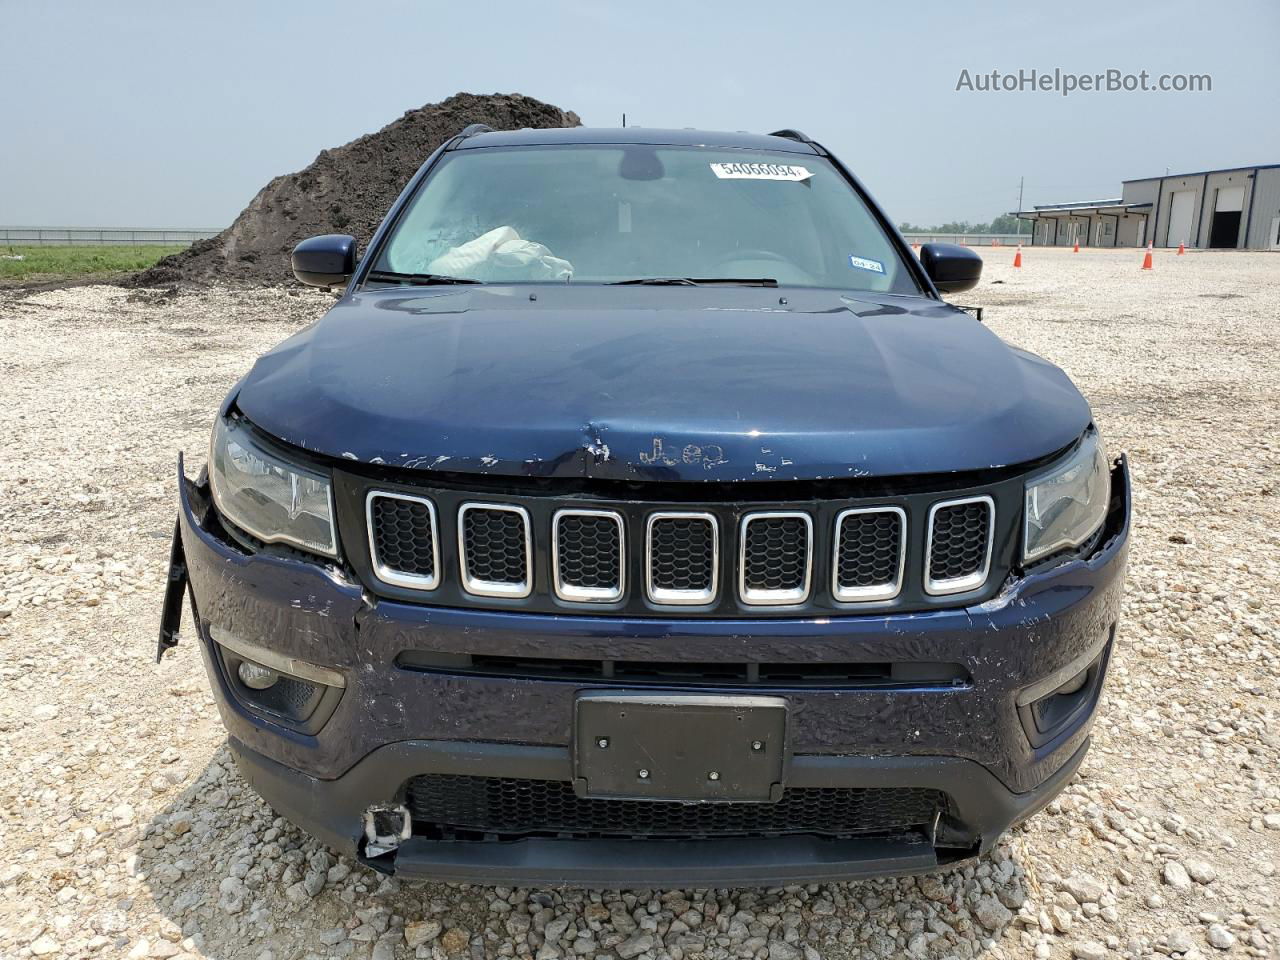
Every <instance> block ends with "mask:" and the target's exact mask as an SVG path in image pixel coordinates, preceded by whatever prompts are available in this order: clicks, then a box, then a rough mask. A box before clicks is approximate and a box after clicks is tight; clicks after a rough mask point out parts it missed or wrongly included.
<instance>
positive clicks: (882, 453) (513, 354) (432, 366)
mask: <svg viewBox="0 0 1280 960" xmlns="http://www.w3.org/2000/svg"><path fill="white" fill-rule="evenodd" d="M535 298H536V299H535ZM235 402H236V404H237V406H238V407H239V408H240V410H241V411H242V412H243V413H244V414H245V415H246V416H247V417H248V418H249V419H250V420H251V421H253V422H254V423H255V424H256V425H257V426H259V427H261V428H262V429H263V430H265V431H267V432H268V433H270V434H272V435H274V436H276V437H278V438H280V439H281V440H284V441H286V442H287V443H290V444H293V445H295V446H298V447H302V448H304V449H306V450H310V451H314V452H317V453H321V454H325V455H328V456H331V457H335V458H346V459H350V460H357V461H362V462H365V463H379V464H387V465H389V466H395V467H403V468H409V469H418V470H433V471H440V472H449V473H458V472H461V473H483V474H490V475H495V476H503V475H505V476H525V477H592V478H603V479H616V480H628V481H637V480H639V481H644V480H654V481H700V482H729V481H768V480H793V479H838V478H850V477H871V476H893V475H904V474H933V473H947V472H953V471H965V470H979V469H986V468H991V467H1002V466H1007V465H1011V464H1018V463H1025V462H1028V461H1031V460H1035V459H1038V458H1040V457H1043V456H1045V455H1047V454H1049V453H1052V452H1054V451H1056V450H1059V449H1061V448H1063V447H1065V446H1067V445H1068V444H1070V443H1071V442H1072V441H1073V440H1074V439H1075V438H1076V437H1077V436H1079V435H1080V433H1081V432H1082V431H1083V430H1084V429H1085V427H1086V426H1087V425H1088V423H1089V420H1090V413H1089V407H1088V405H1087V404H1086V403H1085V401H1084V399H1083V398H1082V397H1081V396H1080V394H1079V393H1078V392H1077V391H1076V389H1075V387H1074V386H1072V384H1071V382H1070V381H1069V380H1068V379H1067V377H1066V375H1065V374H1064V373H1063V372H1062V371H1061V370H1059V369H1058V368H1057V367H1055V366H1053V365H1052V364H1049V363H1047V362H1046V361H1044V360H1041V359H1040V358H1038V357H1036V356H1034V355H1032V354H1029V353H1026V352H1024V351H1020V350H1016V349H1013V348H1011V347H1009V346H1008V345H1007V344H1005V343H1004V342H1003V341H1002V340H1000V339H999V338H998V337H997V336H995V334H993V333H991V332H990V331H989V330H987V329H986V328H985V327H983V326H982V325H981V324H979V323H978V322H977V321H976V320H974V319H973V318H972V317H970V316H969V315H968V314H965V313H963V312H962V311H959V310H957V309H956V308H954V307H951V306H949V305H947V304H944V303H940V302H938V301H936V300H929V299H925V298H922V297H906V296H897V295H889V294H865V295H863V294H859V295H858V297H857V298H855V297H853V296H850V295H841V294H839V293H836V292H832V291H825V290H799V291H797V290H776V289H768V288H759V287H716V288H710V287H600V286H585V285H584V286H582V287H573V286H569V285H566V286H563V287H562V286H553V285H548V286H538V287H488V286H486V287H465V288H463V287H441V288H436V287H431V288H412V289H411V288H406V287H394V288H390V289H387V288H383V289H372V290H364V291H360V292H358V293H355V294H352V295H349V296H347V297H345V298H344V299H343V300H341V301H340V302H339V303H337V304H336V305H335V306H334V307H333V309H331V310H330V311H329V313H328V314H326V315H325V317H324V318H323V319H322V320H320V321H319V322H318V323H316V324H314V325H313V326H311V327H309V328H308V329H306V330H304V331H302V332H301V333H299V334H297V335H295V336H294V337H292V338H290V339H289V340H286V341H285V342H284V343H282V344H281V345H280V346H278V347H277V348H275V349H274V350H272V351H271V352H270V353H267V354H265V355H264V356H263V357H261V358H260V359H259V360H258V362H257V363H256V364H255V366H254V368H253V370H252V371H251V372H250V373H249V374H248V376H247V377H246V378H245V379H244V381H243V382H242V384H241V388H240V392H239V394H238V396H237V397H236V401H235Z"/></svg>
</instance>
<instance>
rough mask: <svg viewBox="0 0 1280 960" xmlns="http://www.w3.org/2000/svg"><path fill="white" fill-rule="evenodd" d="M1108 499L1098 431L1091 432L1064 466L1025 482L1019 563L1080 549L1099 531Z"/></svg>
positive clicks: (1108, 474) (1107, 479)
mask: <svg viewBox="0 0 1280 960" xmlns="http://www.w3.org/2000/svg"><path fill="white" fill-rule="evenodd" d="M1110 500H1111V471H1110V469H1108V466H1107V451H1106V448H1105V447H1104V446H1103V444H1102V438H1101V437H1100V436H1098V431H1097V430H1095V429H1093V428H1092V427H1090V428H1089V432H1088V433H1086V434H1085V435H1084V439H1082V440H1081V441H1080V445H1079V446H1078V447H1076V449H1075V450H1074V451H1073V452H1072V453H1071V455H1070V456H1069V457H1067V459H1066V461H1065V462H1063V463H1060V464H1056V465H1055V466H1053V467H1052V468H1051V469H1050V470H1049V472H1048V473H1045V474H1042V475H1041V476H1039V477H1036V478H1034V479H1033V480H1030V481H1028V482H1027V511H1026V532H1025V533H1024V535H1023V540H1022V559H1023V560H1024V561H1025V562H1028V563H1029V562H1030V561H1032V560H1037V559H1039V558H1040V557H1043V556H1045V555H1046V554H1049V553H1053V552H1054V551H1057V550H1063V549H1065V548H1067V547H1078V546H1079V545H1080V544H1082V543H1084V542H1085V541H1086V540H1088V539H1089V537H1091V536H1093V534H1094V533H1095V532H1096V531H1097V529H1098V527H1100V526H1102V521H1103V520H1104V519H1106V516H1107V505H1108V503H1109V502H1110Z"/></svg>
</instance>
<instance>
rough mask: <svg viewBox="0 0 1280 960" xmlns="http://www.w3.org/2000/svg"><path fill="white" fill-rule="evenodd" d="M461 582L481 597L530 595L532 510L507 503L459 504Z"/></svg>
mask: <svg viewBox="0 0 1280 960" xmlns="http://www.w3.org/2000/svg"><path fill="white" fill-rule="evenodd" d="M458 553H459V559H460V561H461V566H462V583H463V586H464V587H465V588H466V590H467V592H468V593H473V594H476V595H477V596H481V597H527V596H528V595H529V593H530V592H531V591H532V589H533V575H532V571H533V546H532V540H531V538H530V535H529V514H528V512H527V511H526V510H525V509H524V508H523V507H517V506H513V505H511V504H505V503H464V504H463V505H462V506H461V507H460V508H458Z"/></svg>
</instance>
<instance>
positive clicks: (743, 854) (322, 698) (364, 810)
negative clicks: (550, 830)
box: [159, 459, 1129, 886]
mask: <svg viewBox="0 0 1280 960" xmlns="http://www.w3.org/2000/svg"><path fill="white" fill-rule="evenodd" d="M179 480H180V489H181V492H180V500H181V512H180V517H179V528H178V531H177V534H176V536H175V547H174V562H173V564H172V565H171V568H172V569H171V578H170V582H169V589H168V591H167V596H166V612H165V615H164V617H163V624H162V631H161V638H160V651H159V652H160V653H163V651H164V649H166V648H167V647H168V646H170V645H171V644H172V642H173V640H174V638H175V637H176V635H177V633H176V631H177V623H176V620H177V616H178V615H179V614H178V611H179V610H180V605H181V602H182V597H183V592H184V587H185V588H186V592H187V594H188V595H189V597H190V600H191V603H192V607H193V611H195V613H194V617H195V620H196V624H197V633H198V637H199V644H200V648H201V650H202V653H203V655H204V659H205V663H206V667H207V670H208V672H209V675H210V678H211V681H212V684H213V688H214V691H215V695H216V699H217V701H218V705H219V709H220V711H221V714H222V718H223V721H224V723H225V724H226V726H227V729H228V732H229V734H230V741H231V747H232V751H233V753H234V755H235V756H236V759H237V762H238V764H239V766H240V769H241V771H242V772H243V774H244V775H245V777H246V779H247V780H248V781H249V782H250V783H251V784H252V785H253V786H254V787H255V788H256V789H257V790H258V792H259V793H261V794H262V796H264V797H265V798H266V799H267V800H268V802H270V803H271V804H272V805H273V806H274V807H275V808H276V809H277V810H278V811H279V812H280V813H282V814H283V815H285V816H287V817H288V818H289V819H291V820H293V821H294V822H296V823H298V824H299V825H300V826H302V827H303V828H304V829H306V830H308V831H309V832H311V833H312V834H314V835H316V836H317V837H319V838H320V839H322V840H323V841H324V842H325V843H327V844H328V845H329V846H331V847H333V848H334V849H335V850H337V851H339V852H342V853H345V854H348V855H353V856H359V857H362V858H365V859H366V861H367V862H369V863H370V864H371V865H372V866H375V867H376V868H378V869H382V870H388V871H394V872H396V873H397V874H400V875H411V876H424V877H432V878H435V879H442V880H459V881H464V880H487V881H489V882H495V883H529V884H532V883H576V884H584V885H600V886H603V885H610V884H614V885H617V884H627V885H655V886H656V885H690V884H702V885H720V884H727V883H766V882H775V881H781V880H818V879H824V880H827V879H838V878H845V879H847V878H852V877H858V876H873V875H875V876H885V875H890V874H901V873H916V872H921V871H924V870H928V869H931V868H933V867H936V866H938V865H939V864H941V863H946V862H950V861H953V860H955V859H959V858H963V857H966V856H972V855H974V854H975V853H977V852H979V851H981V850H985V849H988V848H989V847H990V846H991V845H992V844H993V843H994V842H995V840H996V838H997V837H998V836H999V835H1000V833H1001V832H1003V831H1004V830H1006V829H1007V828H1008V827H1009V826H1010V825H1011V824H1013V823H1015V822H1017V821H1018V820H1020V819H1022V818H1024V817H1026V816H1029V815H1030V814H1031V813H1033V812H1034V811H1035V810H1037V809H1039V807H1040V806H1042V805H1043V804H1044V803H1046V802H1047V801H1048V800H1049V799H1051V798H1052V797H1053V796H1054V795H1055V794H1056V793H1057V792H1058V791H1059V790H1061V789H1062V787H1063V786H1064V785H1065V784H1066V783H1067V782H1068V781H1069V779H1070V777H1071V776H1072V774H1073V773H1074V771H1075V770H1076V769H1077V768H1078V766H1079V765H1080V763H1081V762H1082V760H1083V757H1084V755H1085V753H1086V751H1087V747H1088V736H1089V729H1090V726H1091V724H1092V719H1093V713H1094V709H1095V707H1096V703H1097V700H1098V697H1099V695H1100V692H1101V688H1102V682H1103V678H1104V675H1105V670H1106V666H1107V661H1108V658H1109V655H1110V652H1111V647H1112V642H1113V640H1114V636H1115V626H1116V622H1117V619H1118V616H1119V606H1120V594H1121V589H1122V583H1123V577H1124V567H1125V561H1126V556H1127V540H1128V524H1129V487H1128V473H1127V467H1126V465H1125V463H1124V461H1123V459H1121V461H1119V462H1118V464H1117V465H1116V467H1115V470H1114V471H1113V477H1112V480H1113V505H1112V510H1111V514H1110V516H1109V517H1108V521H1107V526H1106V528H1105V533H1104V536H1103V539H1102V542H1101V544H1100V546H1099V547H1098V548H1097V549H1095V550H1094V552H1093V553H1092V554H1091V555H1090V556H1089V557H1088V558H1085V559H1076V560H1071V561H1069V562H1066V563H1063V564H1061V565H1059V566H1056V567H1054V568H1052V569H1047V570H1043V571H1040V572H1034V573H1032V574H1030V575H1027V576H1025V577H1023V578H1021V579H1019V580H1017V581H1014V582H1011V583H1010V584H1009V585H1008V587H1007V589H1006V590H1005V591H1003V592H1002V593H1001V594H1000V595H999V596H998V597H997V598H995V599H993V600H991V601H989V602H987V603H985V604H982V605H980V606H977V607H971V608H967V609H954V610H942V611H934V612H928V613H924V614H919V613H917V614H900V615H890V616H885V615H878V616H870V615H866V616H850V617H833V618H811V619H796V620H779V619H772V620H741V619H735V620H706V619H703V620H696V619H689V620H677V619H663V620H655V619H635V618H626V617H592V616H574V617H559V616H548V615H542V614H530V613H519V612H502V611H487V610H462V609H452V608H438V607H429V606H421V605H414V604H406V603H398V602H393V601H387V600H376V599H374V598H373V597H372V596H371V595H369V594H368V593H366V592H365V591H364V590H363V589H362V587H361V586H360V585H359V584H358V583H356V582H354V581H353V580H352V579H351V578H350V577H349V576H348V574H347V573H345V572H344V571H343V570H341V569H340V568H338V567H336V566H334V565H326V564H322V563H320V562H315V561H309V560H304V559H301V558H294V557H291V556H288V555H286V554H284V553H277V554H267V553H265V552H264V553H258V554H253V553H248V552H246V551H245V550H243V549H242V548H240V547H239V546H237V545H235V544H234V543H233V542H232V541H230V540H229V538H227V537H225V536H222V535H220V533H219V531H218V527H217V523H216V521H214V520H212V518H211V515H210V505H209V502H208V498H207V488H206V487H205V486H204V484H203V481H199V482H192V481H190V480H188V479H187V478H186V477H185V475H182V474H181V471H180V478H179ZM188 584H189V586H188ZM621 648H627V649H629V650H631V651H633V652H635V651H644V652H646V653H647V654H648V655H649V656H651V657H652V658H653V659H655V660H659V659H660V660H663V661H681V660H685V661H694V660H697V661H715V660H717V659H723V660H732V659H735V658H743V657H744V656H745V657H748V658H753V657H758V658H759V659H762V660H768V659H787V660H791V661H798V662H821V661H823V660H824V659H826V660H831V659H839V660H841V661H859V660H865V661H895V662H910V663H948V664H958V665H960V666H961V667H962V668H963V676H964V679H963V681H952V682H949V683H939V684H925V683H921V684H918V685H914V686H913V685H911V684H904V685H900V686H898V687H895V688H893V689H870V688H868V689H858V688H857V687H856V686H854V687H844V688H839V689H824V688H805V689H779V690H775V691H770V692H771V693H775V694H776V695H777V696H779V697H782V698H785V700H786V702H787V706H788V712H789V721H788V726H789V731H788V739H789V754H790V756H789V764H788V769H787V775H786V788H787V789H788V790H799V789H806V788H815V789H821V788H832V789H858V788H886V789H896V788H913V787H914V788H924V789H930V790H938V791H942V792H943V793H945V794H946V796H947V797H948V798H949V799H948V805H947V809H946V814H945V816H943V817H940V818H938V820H937V821H936V822H934V823H932V824H931V825H930V829H929V830H927V831H925V832H923V833H916V834H914V835H902V836H874V837H872V836H868V837H857V836H849V837H841V838H829V837H817V836H773V837H761V838H758V839H756V838H753V839H752V841H751V842H750V843H745V844H744V843H742V842H741V839H737V840H730V839H696V840H681V841H671V840H659V839H627V840H622V839H616V838H609V837H597V838H591V839H581V838H576V837H575V838H570V839H566V838H563V837H556V836H554V835H544V836H527V837H521V838H510V837H505V836H496V835H495V836H492V837H483V836H468V837H467V838H463V839H459V838H457V837H451V836H441V835H439V834H432V833H423V832H421V831H416V830H413V829H410V830H409V831H408V833H407V835H406V836H404V837H401V838H399V842H398V843H394V842H388V839H389V835H386V833H385V828H384V832H383V834H382V835H378V839H377V844H376V846H375V849H373V850H369V849H367V845H366V842H367V838H368V837H373V836H374V835H375V834H377V831H376V830H373V829H372V828H368V827H367V825H368V823H369V822H370V817H371V813H373V814H376V813H377V812H378V811H385V810H388V809H390V810H395V809H399V808H400V806H401V805H402V804H403V803H404V802H405V794H406V785H407V783H408V782H409V781H410V780H411V778H414V777H418V776H423V775H441V776H446V777H449V776H457V777H492V778H503V779H505V780H522V779H524V780H529V781H540V782H542V781H545V782H566V781H572V780H573V777H574V735H573V717H574V704H575V702H576V701H577V699H578V697H579V696H580V695H581V694H582V692H583V691H584V690H586V689H591V688H593V686H594V684H592V683H585V682H571V681H563V680H548V679H540V678H539V679H531V678H519V677H490V676H474V675H465V674H464V673H461V672H450V671H449V670H447V669H430V670H424V669H419V668H415V667H414V664H415V663H416V662H420V661H422V660H423V659H424V658H425V659H426V660H428V661H430V662H433V663H436V662H441V661H440V658H442V657H443V658H445V662H447V657H448V656H449V655H457V654H461V653H468V654H471V653H475V654H479V653H483V654H491V655H495V656H502V655H510V656H528V655H530V653H531V652H533V651H540V652H541V653H542V654H544V655H545V654H546V653H547V652H554V653H555V655H556V656H558V657H565V658H582V659H589V658H592V657H600V656H604V657H608V656H610V655H611V652H613V651H617V650H618V649H621ZM255 650H257V651H260V652H258V653H255V652H254V651H255ZM273 656H274V657H275V658H276V659H274V660H273V663H274V664H275V665H276V666H278V667H280V668H281V669H283V670H285V671H286V672H288V664H290V663H292V664H293V665H294V668H295V669H299V668H298V665H299V664H302V665H310V666H312V667H315V668H318V669H320V670H322V671H327V672H328V673H327V674H324V673H321V674H317V675H315V676H313V679H316V680H317V682H318V684H319V687H318V691H317V690H312V691H311V692H310V693H307V694H306V695H305V696H304V695H303V694H298V695H297V696H295V697H294V698H293V700H291V701H290V704H301V707H300V708H299V710H300V711H305V712H299V713H295V714H290V713H289V712H288V709H286V706H288V705H286V706H281V707H280V708H279V709H264V708H263V706H262V704H261V703H255V702H254V700H253V699H252V698H251V697H248V696H246V691H245V690H244V688H243V686H242V685H241V684H240V683H239V682H238V680H237V676H236V669H237V665H238V663H240V662H241V661H243V660H246V659H247V660H249V661H250V662H257V661H258V660H262V659H271V658H272V657H273ZM432 658H434V659H432ZM267 666H270V664H268V665H267ZM1086 671H1087V672H1088V676H1087V679H1086V681H1085V686H1084V687H1083V688H1082V689H1083V693H1081V694H1080V695H1079V696H1078V697H1077V699H1076V700H1075V701H1073V703H1074V706H1072V708H1071V709H1070V710H1068V711H1066V712H1065V713H1064V712H1062V711H1061V710H1059V711H1058V713H1057V714H1053V713H1052V712H1051V711H1046V710H1043V709H1040V706H1039V705H1040V704H1041V703H1042V702H1044V700H1045V698H1047V697H1049V696H1050V695H1052V693H1053V690H1054V689H1055V688H1056V687H1059V686H1061V685H1062V684H1063V683H1064V681H1066V680H1069V679H1071V678H1072V677H1074V676H1077V675H1079V674H1081V673H1084V672H1086ZM301 672H302V673H304V674H305V673H306V672H307V671H306V669H302V671H301ZM325 676H328V677H329V678H330V679H329V682H328V683H325V682H323V679H324V677H325ZM334 677H337V678H340V685H339V683H338V681H337V680H335V679H333V678H334ZM304 692H305V691H304ZM308 698H309V699H308ZM1046 717H1047V718H1048V719H1046ZM390 839H394V838H390Z"/></svg>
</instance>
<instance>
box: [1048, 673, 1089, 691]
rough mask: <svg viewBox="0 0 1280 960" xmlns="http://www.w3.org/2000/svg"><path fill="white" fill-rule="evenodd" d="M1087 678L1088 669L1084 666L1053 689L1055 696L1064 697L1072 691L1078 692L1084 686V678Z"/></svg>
mask: <svg viewBox="0 0 1280 960" xmlns="http://www.w3.org/2000/svg"><path fill="white" fill-rule="evenodd" d="M1088 679H1089V670H1088V669H1087V668H1086V669H1084V670H1081V671H1080V672H1079V673H1077V674H1076V675H1075V676H1074V677H1072V678H1071V679H1070V680H1068V681H1067V682H1066V683H1064V684H1063V685H1062V686H1060V687H1059V688H1058V689H1057V690H1055V691H1053V692H1054V694H1055V695H1056V696H1059V697H1065V696H1069V695H1070V694H1073V693H1079V692H1080V689H1081V688H1082V687H1083V686H1084V683H1085V681H1086V680H1088Z"/></svg>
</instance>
